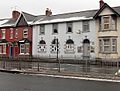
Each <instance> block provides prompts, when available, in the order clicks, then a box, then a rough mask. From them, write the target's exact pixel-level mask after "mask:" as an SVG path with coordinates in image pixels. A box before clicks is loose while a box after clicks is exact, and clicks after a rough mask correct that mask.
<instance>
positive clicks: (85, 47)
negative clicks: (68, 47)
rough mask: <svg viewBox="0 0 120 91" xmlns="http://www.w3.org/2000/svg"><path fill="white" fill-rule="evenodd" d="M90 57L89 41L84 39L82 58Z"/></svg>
mask: <svg viewBox="0 0 120 91" xmlns="http://www.w3.org/2000/svg"><path fill="white" fill-rule="evenodd" d="M89 58H90V41H89V40H88V39H84V41H83V59H89Z"/></svg>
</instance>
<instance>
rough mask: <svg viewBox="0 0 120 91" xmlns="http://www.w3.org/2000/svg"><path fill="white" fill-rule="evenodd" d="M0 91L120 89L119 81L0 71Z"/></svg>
mask: <svg viewBox="0 0 120 91" xmlns="http://www.w3.org/2000/svg"><path fill="white" fill-rule="evenodd" d="M0 91H120V83H114V82H100V81H87V80H78V79H65V78H54V77H44V76H35V75H24V74H10V73H2V72H0Z"/></svg>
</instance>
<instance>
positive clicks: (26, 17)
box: [0, 12, 37, 27]
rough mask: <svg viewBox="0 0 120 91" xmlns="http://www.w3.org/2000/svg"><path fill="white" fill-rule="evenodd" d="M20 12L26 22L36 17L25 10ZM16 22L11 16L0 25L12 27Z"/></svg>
mask: <svg viewBox="0 0 120 91" xmlns="http://www.w3.org/2000/svg"><path fill="white" fill-rule="evenodd" d="M21 14H23V15H24V17H25V19H26V20H27V22H32V21H33V20H34V19H35V18H36V17H37V16H35V15H32V14H29V13H26V12H21ZM18 19H19V18H18ZM0 21H1V20H0ZM16 22H17V20H14V19H12V18H8V21H7V22H5V23H3V24H1V25H0V27H11V26H12V27H14V26H15V24H16Z"/></svg>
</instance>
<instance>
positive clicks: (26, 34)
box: [23, 28, 28, 38]
mask: <svg viewBox="0 0 120 91" xmlns="http://www.w3.org/2000/svg"><path fill="white" fill-rule="evenodd" d="M23 38H28V29H27V28H25V29H24V30H23Z"/></svg>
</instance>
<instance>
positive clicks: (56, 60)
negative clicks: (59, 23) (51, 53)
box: [55, 38, 60, 72]
mask: <svg viewBox="0 0 120 91" xmlns="http://www.w3.org/2000/svg"><path fill="white" fill-rule="evenodd" d="M55 40H56V47H57V57H56V61H57V62H58V72H60V60H59V59H58V52H59V50H58V48H59V46H58V44H59V43H58V38H56V39H55Z"/></svg>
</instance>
